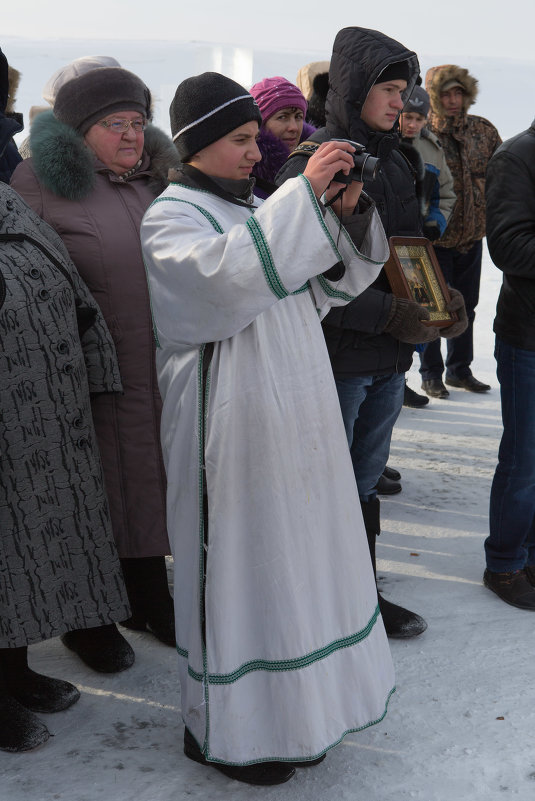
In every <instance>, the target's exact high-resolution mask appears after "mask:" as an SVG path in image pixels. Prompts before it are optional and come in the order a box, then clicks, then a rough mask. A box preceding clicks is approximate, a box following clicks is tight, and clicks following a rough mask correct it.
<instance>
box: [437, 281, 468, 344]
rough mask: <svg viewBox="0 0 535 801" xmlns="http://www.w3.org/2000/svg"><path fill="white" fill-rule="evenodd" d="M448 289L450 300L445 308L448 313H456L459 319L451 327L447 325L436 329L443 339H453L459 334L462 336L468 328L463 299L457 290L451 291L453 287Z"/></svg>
mask: <svg viewBox="0 0 535 801" xmlns="http://www.w3.org/2000/svg"><path fill="white" fill-rule="evenodd" d="M449 289H450V295H451V300H450V302H449V303H448V304H447V305H446V308H447V310H448V311H450V312H457V317H458V318H459V319H458V320H457V322H455V323H453V324H452V325H447V326H446V327H445V328H439V329H438V330H439V331H440V336H441V337H444V339H453V338H454V337H458V336H459V335H460V334H464V332H465V331H466V329H467V328H468V317H467V316H466V306H465V305H464V298H463V296H462V295H461V293H460V292H459V290H458V289H453V287H450V288H449Z"/></svg>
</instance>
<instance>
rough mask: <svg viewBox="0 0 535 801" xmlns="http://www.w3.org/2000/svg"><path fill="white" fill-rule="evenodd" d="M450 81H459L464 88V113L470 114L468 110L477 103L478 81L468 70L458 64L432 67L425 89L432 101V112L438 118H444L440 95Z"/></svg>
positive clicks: (428, 73)
mask: <svg viewBox="0 0 535 801" xmlns="http://www.w3.org/2000/svg"><path fill="white" fill-rule="evenodd" d="M448 81H458V82H459V83H460V84H461V86H462V87H463V88H464V98H463V112H464V113H465V114H467V113H468V109H469V108H470V106H472V105H473V104H474V103H475V102H476V98H477V93H478V88H477V79H476V78H474V77H473V75H470V73H469V72H468V70H466V69H464V68H463V67H458V66H457V65H456V64H442V65H441V66H439V67H431V68H430V69H428V70H427V74H426V76H425V88H426V90H427V92H428V94H429V97H430V100H431V110H432V112H433V114H436V115H437V116H438V117H443V116H444V110H443V108H442V102H441V100H440V94H441V91H442V87H443V86H444V84H446V83H447V82H448Z"/></svg>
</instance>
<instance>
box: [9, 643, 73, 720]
mask: <svg viewBox="0 0 535 801" xmlns="http://www.w3.org/2000/svg"><path fill="white" fill-rule="evenodd" d="M0 670H1V671H2V673H3V676H4V680H5V685H6V689H7V691H8V693H9V695H11V696H12V698H14V699H15V700H16V701H18V702H19V704H22V706H24V707H26V709H30V710H31V711H32V712H61V711H62V710H63V709H68V708H69V707H70V706H72V704H74V703H76V701H77V700H78V699H79V698H80V693H79V692H78V690H77V689H76V687H75V686H74V684H70V683H69V682H68V681H62V680H61V679H53V678H51V677H50V676H43V675H42V674H41V673H35V671H33V670H31V669H30V668H29V667H28V649H27V648H26V647H23V648H1V649H0Z"/></svg>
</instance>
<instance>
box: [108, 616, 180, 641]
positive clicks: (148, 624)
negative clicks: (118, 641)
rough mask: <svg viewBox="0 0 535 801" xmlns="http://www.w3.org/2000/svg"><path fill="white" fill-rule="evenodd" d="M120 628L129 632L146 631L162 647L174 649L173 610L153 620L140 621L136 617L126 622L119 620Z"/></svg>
mask: <svg viewBox="0 0 535 801" xmlns="http://www.w3.org/2000/svg"><path fill="white" fill-rule="evenodd" d="M121 626H124V627H125V629H131V631H148V632H149V633H150V634H153V635H154V636H155V637H156V639H157V640H160V642H163V644H164V645H170V646H171V648H176V634H175V615H174V612H173V610H172V609H171V610H169V611H166V612H163V613H162V614H161V615H159V616H158V618H156V617H155V618H154V620H152V621H151V620H146V621H145V620H142V619H141V618H137V617H134V616H132V617H129V618H127V620H121Z"/></svg>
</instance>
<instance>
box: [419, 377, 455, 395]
mask: <svg viewBox="0 0 535 801" xmlns="http://www.w3.org/2000/svg"><path fill="white" fill-rule="evenodd" d="M422 389H423V390H424V391H425V392H427V394H428V395H429V397H430V398H442V399H444V398H449V396H450V393H449V392H448V390H447V389H446V387H445V386H444V384H443V383H442V379H441V378H424V380H423V381H422Z"/></svg>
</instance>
